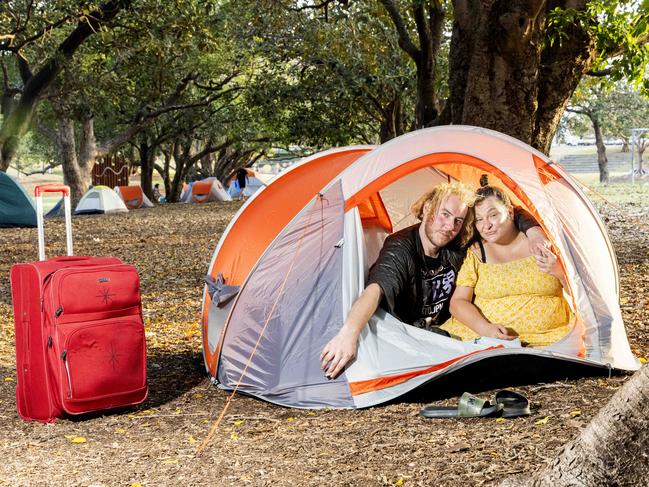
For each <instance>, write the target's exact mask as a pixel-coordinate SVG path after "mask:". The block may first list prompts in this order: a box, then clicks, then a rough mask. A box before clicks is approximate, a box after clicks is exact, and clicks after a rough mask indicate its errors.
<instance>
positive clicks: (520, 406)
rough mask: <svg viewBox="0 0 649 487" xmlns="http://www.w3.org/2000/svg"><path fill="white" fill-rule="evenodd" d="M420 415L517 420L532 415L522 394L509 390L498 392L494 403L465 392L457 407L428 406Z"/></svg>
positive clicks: (426, 416)
mask: <svg viewBox="0 0 649 487" xmlns="http://www.w3.org/2000/svg"><path fill="white" fill-rule="evenodd" d="M419 415H420V416H423V417H424V418H484V417H499V418H517V417H519V416H529V415H530V403H529V401H528V400H527V398H526V397H525V396H523V395H522V394H519V393H517V392H514V391H509V390H502V391H498V392H497V393H496V396H495V398H494V401H493V402H491V401H489V400H488V399H482V398H480V397H478V396H474V395H473V394H470V393H468V392H465V393H464V394H462V397H460V401H459V403H458V405H457V407H455V406H435V405H432V406H426V407H425V408H423V409H422V410H421V411H419Z"/></svg>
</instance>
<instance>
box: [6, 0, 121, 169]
mask: <svg viewBox="0 0 649 487" xmlns="http://www.w3.org/2000/svg"><path fill="white" fill-rule="evenodd" d="M94 3H95V2H82V4H81V5H80V6H79V4H76V6H75V3H73V2H68V1H65V0H60V1H57V2H47V3H40V4H39V3H34V2H32V1H20V0H17V1H14V2H9V4H8V5H6V6H5V7H4V8H7V11H6V12H5V15H2V16H0V53H2V54H4V55H3V56H2V58H3V59H2V64H3V66H4V65H5V59H6V58H7V57H12V58H13V59H14V61H15V63H16V66H17V69H18V71H19V73H20V78H21V84H22V86H21V87H19V88H14V87H11V86H10V85H9V84H8V81H7V78H6V77H5V85H4V88H5V89H4V92H3V96H2V101H3V103H2V107H3V114H4V118H3V121H2V126H1V127H0V170H1V171H6V170H7V168H8V167H9V164H10V163H11V161H12V159H13V158H14V156H15V155H16V152H17V150H18V146H19V143H20V140H21V138H22V137H23V136H24V135H25V133H26V132H27V131H28V130H29V127H30V123H31V120H32V117H33V115H34V112H35V110H36V108H37V106H38V104H39V102H40V101H41V100H42V98H43V96H44V94H45V93H46V91H47V90H48V88H49V87H50V86H51V85H52V83H53V82H54V80H55V79H56V78H57V76H58V75H59V73H60V72H61V70H62V69H63V67H64V66H65V64H66V63H67V62H69V61H70V60H71V59H72V56H73V55H74V54H75V52H76V51H77V50H78V49H79V47H80V46H81V45H82V44H83V43H84V42H85V41H86V40H87V39H88V38H89V37H90V36H92V35H93V34H95V33H96V32H99V31H101V30H102V29H104V28H106V27H107V26H108V25H110V22H111V21H112V20H113V19H115V17H116V16H117V14H118V13H119V12H120V11H121V10H123V9H125V8H127V7H128V6H129V5H130V0H109V1H106V2H104V3H101V4H99V5H93V4H94ZM72 26H74V27H72ZM49 39H53V40H54V43H56V45H55V47H53V48H51V49H50V51H49V52H48V51H47V50H46V51H45V52H43V51H42V50H41V48H40V45H39V46H36V48H34V45H35V44H37V43H39V44H40V43H41V42H43V43H45V42H47V40H49ZM38 54H40V55H41V56H42V57H40V58H39V59H40V62H38V61H37V63H33V62H30V60H29V59H30V57H31V55H33V56H34V57H38ZM7 55H8V56H7ZM34 64H38V66H37V68H36V71H32V70H33V65H34ZM3 72H4V73H5V74H6V72H7V71H6V70H5V71H3ZM16 97H17V99H16Z"/></svg>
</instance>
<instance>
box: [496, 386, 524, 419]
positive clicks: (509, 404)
mask: <svg viewBox="0 0 649 487" xmlns="http://www.w3.org/2000/svg"><path fill="white" fill-rule="evenodd" d="M496 404H498V405H500V406H501V407H502V413H501V415H500V416H501V417H502V418H517V417H519V416H529V415H530V414H531V413H530V402H529V401H528V400H527V398H526V397H525V396H523V395H522V394H519V393H518V392H514V391H509V390H506V389H504V390H502V391H498V392H496Z"/></svg>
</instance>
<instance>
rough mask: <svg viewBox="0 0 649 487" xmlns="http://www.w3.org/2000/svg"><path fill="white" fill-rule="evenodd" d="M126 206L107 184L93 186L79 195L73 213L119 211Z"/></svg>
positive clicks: (122, 210) (126, 209)
mask: <svg viewBox="0 0 649 487" xmlns="http://www.w3.org/2000/svg"><path fill="white" fill-rule="evenodd" d="M124 211H128V208H127V207H126V205H125V204H124V202H123V201H122V199H121V198H120V197H119V196H118V195H117V193H116V192H115V191H113V190H112V189H110V188H109V187H108V186H93V187H92V188H90V189H89V190H88V191H86V194H84V195H83V196H82V197H81V200H80V201H79V204H78V205H77V208H76V209H75V210H74V214H75V215H83V214H90V213H120V212H124Z"/></svg>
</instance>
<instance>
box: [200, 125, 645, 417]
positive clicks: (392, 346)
mask: <svg viewBox="0 0 649 487" xmlns="http://www.w3.org/2000/svg"><path fill="white" fill-rule="evenodd" d="M485 173H486V174H488V175H489V177H490V182H491V183H492V184H495V185H497V186H499V187H502V188H503V189H504V190H505V191H506V192H507V193H508V194H509V195H510V196H511V197H512V199H513V201H514V202H515V204H517V205H519V206H521V207H523V208H525V209H526V210H527V211H529V212H530V213H531V214H532V215H533V216H534V217H535V218H536V219H537V221H538V222H539V224H540V225H541V228H542V229H543V230H544V231H545V233H546V235H547V237H548V239H549V240H550V242H551V243H552V245H553V247H554V249H555V250H556V252H557V254H558V257H559V260H560V263H561V265H562V266H563V268H564V270H565V274H566V279H567V289H566V290H565V291H566V296H567V299H568V302H569V305H570V306H571V308H572V310H573V312H574V314H575V316H576V320H575V325H574V327H573V328H572V330H571V331H570V332H569V333H568V334H567V335H566V336H565V337H564V338H562V339H561V340H559V341H558V342H556V343H554V344H552V345H551V346H548V347H542V348H541V347H539V348H521V347H518V348H511V347H507V348H503V345H502V344H498V343H496V344H494V343H489V342H488V341H487V342H485V340H478V341H477V342H461V341H458V340H455V339H452V338H448V337H444V336H441V335H437V334H434V333H431V332H428V331H426V330H422V329H419V328H416V327H413V326H410V325H406V324H404V323H401V322H399V321H398V320H397V319H396V318H395V317H393V316H391V315H390V314H389V313H386V312H384V311H382V310H378V311H377V312H376V313H375V315H374V316H373V317H372V318H371V320H370V323H369V325H368V326H367V327H365V329H364V330H363V332H362V333H361V336H360V339H359V344H358V353H357V357H356V360H355V361H354V362H353V363H352V364H351V365H349V366H348V367H347V369H346V370H345V373H344V374H343V375H342V376H340V377H338V378H337V379H335V380H333V381H328V386H327V387H328V388H331V389H330V390H329V389H328V390H329V393H328V395H326V396H323V395H322V394H321V393H320V392H319V391H320V389H319V387H320V385H319V384H320V383H321V382H322V380H323V377H322V375H318V374H317V372H316V369H315V368H317V367H319V364H318V360H317V358H318V357H319V353H320V351H321V349H322V347H323V345H324V344H325V343H326V342H327V341H328V340H329V339H330V338H331V337H332V336H334V335H335V333H336V332H337V331H338V330H339V329H340V326H342V323H343V321H344V319H345V317H346V315H347V313H348V312H349V310H350V308H351V306H352V303H353V302H354V301H355V299H356V298H357V297H358V296H359V295H360V293H361V292H362V290H363V289H364V286H365V279H366V277H367V271H368V268H369V266H370V265H371V264H372V263H373V262H374V260H375V259H376V256H377V254H378V250H379V249H380V246H381V244H382V242H383V239H384V238H385V236H387V235H388V233H389V232H390V231H397V230H399V229H401V228H405V227H406V226H408V225H410V224H412V223H414V221H415V220H413V217H412V216H411V215H409V213H408V208H409V206H410V204H411V203H412V202H413V201H414V200H415V199H416V198H417V197H418V196H419V195H420V194H421V193H423V192H424V191H426V190H429V189H430V188H431V187H433V186H435V185H437V184H439V183H441V182H443V181H450V180H461V181H463V182H465V183H467V184H469V185H472V186H473V187H476V188H477V187H478V186H479V184H478V182H479V179H480V176H481V175H482V174H485ZM322 199H324V200H328V204H329V205H331V207H332V208H333V207H336V206H337V205H341V208H340V209H339V211H338V218H339V222H338V223H335V222H334V220H335V215H334V212H333V211H325V210H324V209H322V210H321V211H320V212H319V213H315V214H314V212H313V211H312V209H313V208H314V207H316V205H317V202H318V201H320V200H322ZM307 215H310V216H311V217H314V216H315V217H316V219H317V221H315V222H314V221H312V220H309V223H308V225H307V224H306V223H305V221H306V220H305V218H306V217H307ZM259 221H263V222H264V225H259V224H258V222H259ZM340 229H342V233H341V230H340ZM300 232H303V234H304V237H302V238H303V240H302V241H301V245H300V246H299V248H300V250H299V251H298V250H296V249H297V248H298V246H297V245H295V238H296V235H297V234H298V233H300ZM341 235H342V236H341ZM338 237H340V238H339V239H338ZM337 239H338V240H337ZM307 254H308V255H307ZM334 256H335V259H334ZM327 259H334V260H335V262H336V264H335V266H329V265H327V266H324V267H323V268H320V267H318V265H319V264H318V263H319V262H331V260H327ZM292 261H295V262H296V263H297V262H299V268H300V274H294V273H295V270H294V268H293V267H291V266H290V265H289V264H288V262H292ZM303 267H307V269H308V270H309V271H310V274H309V273H308V272H306V273H305V272H304V269H303ZM208 274H209V275H210V276H212V277H216V276H217V274H222V276H223V280H224V284H225V285H233V286H239V287H240V291H239V294H238V295H237V296H236V297H234V298H233V299H231V300H230V301H229V302H228V303H226V304H225V305H219V304H217V303H213V302H212V301H211V299H210V295H209V293H208V292H204V298H203V313H202V332H203V355H204V359H205V366H206V369H207V370H208V372H209V374H210V375H211V376H212V377H213V378H214V380H215V381H216V382H217V384H218V385H219V387H222V388H224V389H234V388H235V387H236V388H237V390H238V391H240V392H243V393H246V394H250V395H253V396H256V397H259V398H262V399H264V400H267V401H271V402H275V403H278V404H282V405H285V406H291V407H352V408H355V407H368V406H372V405H375V404H380V403H382V402H385V401H390V400H393V399H395V398H397V397H399V396H400V395H402V394H405V393H406V392H408V391H410V390H412V389H413V388H415V387H418V386H420V385H422V384H425V383H428V382H430V381H432V380H434V379H436V378H438V377H440V376H442V375H446V374H449V373H452V372H454V371H457V370H460V369H461V368H462V367H464V366H465V365H468V364H473V363H476V362H479V361H481V360H484V359H488V358H490V357H495V356H528V357H542V358H546V359H548V358H549V359H553V360H563V361H570V362H578V363H582V364H588V365H593V366H599V367H614V368H617V369H622V370H635V369H637V368H638V367H639V365H640V364H639V362H638V360H637V359H636V358H635V357H634V356H633V354H632V353H631V350H630V347H629V343H628V340H627V337H626V332H625V330H624V323H623V321H622V316H621V311H620V308H619V304H618V297H619V281H618V273H617V261H616V258H615V254H614V252H613V248H612V246H611V243H610V240H609V238H608V235H607V233H606V230H605V227H604V225H603V224H602V222H601V220H600V219H599V217H598V215H597V213H596V212H595V210H594V208H593V206H592V204H591V203H590V202H589V201H588V199H587V198H586V197H585V196H584V194H583V193H582V192H581V190H580V189H579V187H578V186H577V184H576V183H575V182H574V181H573V180H572V178H571V177H570V176H569V175H568V174H567V173H566V172H565V171H564V170H563V169H562V168H561V167H560V166H558V165H557V164H555V163H553V162H552V161H550V160H549V159H548V158H547V157H546V156H545V155H543V154H541V153H540V152H538V151H536V150H535V149H533V148H531V147H529V146H527V145H526V144H523V143H522V142H520V141H517V140H515V139H513V138H511V137H508V136H505V135H503V134H500V133H497V132H494V131H490V130H486V129H481V128H476V127H466V126H448V127H435V128H430V129H424V130H420V131H417V132H412V133H410V134H406V135H404V136H401V137H398V138H396V139H393V140H391V141H390V142H388V143H386V144H383V145H381V146H378V147H375V148H374V147H347V148H342V149H336V150H331V151H326V152H323V153H320V154H316V155H314V156H311V157H309V158H307V159H305V160H303V161H301V162H300V163H298V164H296V165H294V166H292V167H291V168H289V169H287V170H286V171H285V172H283V173H281V174H280V175H278V177H277V178H276V179H275V180H273V182H271V183H270V184H269V185H268V186H267V187H266V188H264V189H262V190H261V191H259V192H258V193H256V194H255V195H254V196H253V197H252V198H250V199H249V200H248V201H247V202H246V204H244V205H243V206H242V207H241V209H240V210H239V212H238V213H237V214H236V215H235V217H234V218H233V220H232V221H231V222H230V224H229V226H228V228H227V229H226V230H225V232H224V233H223V235H222V236H221V239H220V241H219V243H218V245H217V247H216V249H215V252H214V255H213V257H212V261H211V263H210V266H209V269H208ZM284 280H286V282H287V285H288V288H289V290H288V291H287V292H285V293H282V294H281V295H277V293H276V290H277V289H278V283H279V282H284ZM336 286H338V287H336ZM316 302H321V303H323V302H326V305H327V307H328V309H329V310H330V312H329V313H324V312H323V311H322V310H319V309H318V308H317V307H315V306H314V305H311V304H310V303H316ZM296 344H299V348H300V350H301V352H300V353H299V354H296V353H291V352H292V351H293V350H294V347H295V346H296ZM296 371H304V375H300V374H299V373H297V372H296ZM311 372H313V375H311ZM320 374H321V372H320ZM339 387H340V388H341V389H338V388H339ZM342 390H344V391H345V393H344V394H342V393H341V392H340V391H342ZM347 394H349V395H347ZM350 398H351V399H350Z"/></svg>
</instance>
